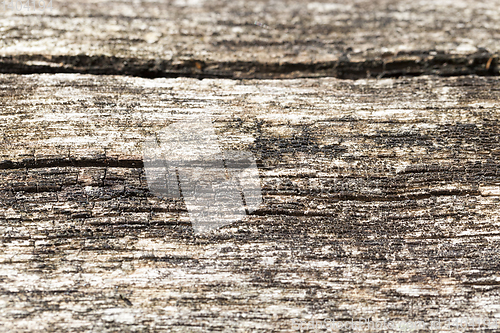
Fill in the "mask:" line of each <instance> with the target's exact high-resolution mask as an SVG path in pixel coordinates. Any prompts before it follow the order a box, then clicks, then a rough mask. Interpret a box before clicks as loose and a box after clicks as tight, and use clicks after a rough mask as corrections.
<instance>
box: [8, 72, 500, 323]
mask: <svg viewBox="0 0 500 333" xmlns="http://www.w3.org/2000/svg"><path fill="white" fill-rule="evenodd" d="M498 84H499V79H498V78H493V77H475V76H466V77H457V78H436V77H427V76H424V77H418V78H401V79H379V80H372V79H370V80H357V81H344V80H338V79H333V78H323V79H297V80H269V81H260V80H252V81H234V80H221V79H216V80H209V79H205V80H195V79H185V78H184V79H155V80H149V79H142V78H130V77H117V76H91V75H62V74H58V75H25V76H20V75H1V76H0V87H1V90H0V92H1V94H2V95H1V98H0V118H1V122H0V126H1V127H2V129H1V133H2V137H1V138H0V140H2V141H1V143H2V144H1V145H0V156H1V157H0V160H1V161H2V162H0V168H1V170H0V174H1V176H0V182H1V183H0V234H1V250H0V263H1V264H0V281H1V283H0V305H1V306H0V318H1V319H0V321H1V325H2V328H1V330H2V331H19V332H22V331H60V330H72V331H90V330H92V331H148V330H156V331H160V330H172V331H206V330H213V331H216V330H217V331H219V330H222V331H236V330H238V331H290V330H292V329H293V328H294V326H293V320H302V322H303V323H308V320H312V319H314V320H323V319H325V318H331V319H335V320H337V321H339V320H340V321H342V320H344V321H349V320H351V318H354V319H355V320H356V319H359V318H366V319H368V318H371V320H374V321H380V320H383V319H390V320H423V321H426V322H427V323H430V322H431V321H432V320H437V319H440V320H442V321H445V320H447V319H450V318H458V317H482V318H492V319H495V320H496V318H497V317H498V315H499V310H498V309H499V305H500V298H499V292H498V279H499V274H498V261H499V259H500V253H499V251H498V248H499V245H500V240H499V232H498V212H499V195H500V178H499V173H498V163H499V162H498V156H499V154H500V145H499V137H500V135H499V134H500V133H499V131H500V128H499V126H498V119H499V111H498V110H499V102H498V101H499V97H500V96H499V90H498ZM207 110H211V111H212V112H213V114H214V116H213V119H214V124H215V127H216V129H217V131H218V133H219V134H220V140H221V143H222V145H223V147H224V148H238V149H247V150H250V151H252V152H253V153H254V154H255V156H256V157H257V160H258V165H259V170H260V175H261V181H262V188H263V194H264V204H263V206H262V207H261V209H260V210H258V211H256V212H255V213H254V214H252V215H250V216H248V218H247V219H246V220H244V221H241V222H237V223H234V224H232V225H230V226H226V227H223V228H222V229H221V230H219V231H217V232H215V233H214V234H212V235H210V236H206V235H205V236H204V235H193V234H191V233H189V229H188V228H186V226H187V223H188V219H187V214H186V212H185V208H184V207H183V204H182V202H179V201H169V200H167V199H159V198H156V197H154V196H152V195H151V194H150V193H149V192H148V189H147V184H146V183H145V178H144V172H143V169H142V160H141V142H142V140H143V138H144V137H145V136H146V135H149V134H152V133H155V132H156V131H158V130H160V129H161V128H163V127H164V126H166V125H169V124H171V123H173V122H174V121H176V120H179V119H183V118H184V117H186V116H187V115H189V114H192V113H195V112H198V113H202V114H203V113H205V112H207ZM309 323H311V321H309ZM295 328H296V327H295Z"/></svg>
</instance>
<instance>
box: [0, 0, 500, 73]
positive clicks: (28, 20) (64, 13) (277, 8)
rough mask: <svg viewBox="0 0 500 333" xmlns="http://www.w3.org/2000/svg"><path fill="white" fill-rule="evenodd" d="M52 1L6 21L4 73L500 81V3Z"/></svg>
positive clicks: (0, 67) (0, 64) (2, 22)
mask: <svg viewBox="0 0 500 333" xmlns="http://www.w3.org/2000/svg"><path fill="white" fill-rule="evenodd" d="M37 1H38V0H37ZM52 1H53V10H45V11H42V10H37V11H32V12H16V11H15V10H14V11H12V10H8V11H6V12H5V15H4V16H2V17H1V18H0V26H1V27H2V30H1V31H2V38H1V39H0V56H1V57H0V72H3V73H56V72H69V73H89V74H127V75H135V76H143V77H177V76H191V77H200V78H201V77H207V78H210V77H212V78H214V77H219V78H226V77H227V78H283V77H318V76H335V77H339V78H365V77H382V76H385V77H388V76H389V77H395V76H399V75H422V74H440V75H446V76H449V75H466V74H479V75H499V67H498V56H497V55H498V52H499V50H500V47H499V43H498V42H497V41H498V38H499V37H500V36H499V31H500V2H499V1H490V0H488V1H472V0H451V1H448V0H447V1H414V0H404V1H396V0H377V1H372V0H362V1H340V2H339V3H328V2H311V1H287V0H278V1H273V2H268V1H244V0H238V1H204V0H193V1H192V0H186V1H184V0H178V1H168V2H161V1H151V2H150V1H147V2H143V1H94V0H91V1H90V0H89V1H85V0H79V1H72V2H65V1H59V0H52Z"/></svg>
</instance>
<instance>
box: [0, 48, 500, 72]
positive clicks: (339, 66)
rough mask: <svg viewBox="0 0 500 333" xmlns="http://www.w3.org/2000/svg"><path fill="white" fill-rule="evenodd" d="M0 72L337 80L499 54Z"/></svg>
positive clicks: (33, 66)
mask: <svg viewBox="0 0 500 333" xmlns="http://www.w3.org/2000/svg"><path fill="white" fill-rule="evenodd" d="M0 73H4V74H41V73H52V74H55V73H79V74H94V75H124V76H135V77H144V78H160V77H163V78H177V77H190V78H198V79H204V78H229V79H286V78H314V77H336V78H341V79H364V78H388V77H402V76H421V75H438V76H461V75H478V76H499V75H500V67H499V57H498V55H495V54H492V53H489V52H482V53H474V54H469V55H452V54H445V53H436V52H434V53H433V52H430V51H428V52H419V53H417V52H407V53H398V54H397V55H395V56H393V57H390V58H372V59H366V60H364V61H350V60H348V59H347V58H344V59H342V60H338V61H327V62H311V63H262V62H256V61H233V62H205V61H203V60H196V59H193V60H186V61H176V62H173V61H172V60H154V59H153V60H149V59H135V58H119V57H114V56H113V57H108V56H87V55H76V56H44V55H14V56H4V57H0Z"/></svg>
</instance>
